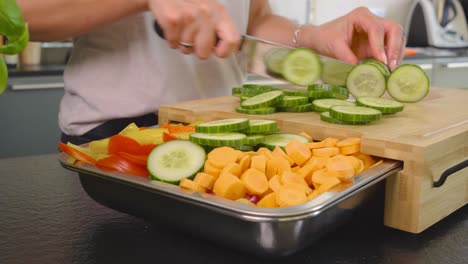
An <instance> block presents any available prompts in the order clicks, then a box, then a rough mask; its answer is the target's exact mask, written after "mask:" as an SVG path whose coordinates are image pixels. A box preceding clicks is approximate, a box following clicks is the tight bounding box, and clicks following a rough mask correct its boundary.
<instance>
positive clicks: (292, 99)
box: [276, 95, 309, 107]
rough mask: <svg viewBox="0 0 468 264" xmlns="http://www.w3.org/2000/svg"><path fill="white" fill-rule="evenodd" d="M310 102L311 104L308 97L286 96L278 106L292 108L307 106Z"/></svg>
mask: <svg viewBox="0 0 468 264" xmlns="http://www.w3.org/2000/svg"><path fill="white" fill-rule="evenodd" d="M308 102H309V97H307V96H294V95H286V96H283V100H281V101H280V102H279V103H277V104H276V106H279V107H290V106H297V105H303V104H307V103H308Z"/></svg>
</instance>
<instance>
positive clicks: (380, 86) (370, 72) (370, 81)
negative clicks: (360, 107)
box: [346, 64, 387, 98]
mask: <svg viewBox="0 0 468 264" xmlns="http://www.w3.org/2000/svg"><path fill="white" fill-rule="evenodd" d="M346 87H347V88H348V90H349V92H350V93H351V94H352V95H353V96H354V98H359V97H363V96H366V97H381V96H382V95H383V94H384V93H385V90H386V88H387V80H386V79H385V76H384V75H383V74H382V72H380V70H379V69H378V68H377V67H376V66H374V65H370V64H359V65H356V66H354V68H353V69H352V70H351V72H350V73H349V74H348V78H347V79H346Z"/></svg>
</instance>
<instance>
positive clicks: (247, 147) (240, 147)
mask: <svg viewBox="0 0 468 264" xmlns="http://www.w3.org/2000/svg"><path fill="white" fill-rule="evenodd" d="M235 149H237V150H240V151H254V150H255V149H254V146H249V145H242V146H239V147H238V148H235Z"/></svg>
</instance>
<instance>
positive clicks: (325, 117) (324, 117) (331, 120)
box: [320, 111, 370, 125]
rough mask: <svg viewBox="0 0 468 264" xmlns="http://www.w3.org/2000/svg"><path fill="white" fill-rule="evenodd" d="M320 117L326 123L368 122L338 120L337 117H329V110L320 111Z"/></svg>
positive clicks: (356, 123)
mask: <svg viewBox="0 0 468 264" xmlns="http://www.w3.org/2000/svg"><path fill="white" fill-rule="evenodd" d="M320 119H321V120H322V121H325V122H328V123H332V124H341V125H365V124H368V123H370V122H352V121H349V122H347V121H342V120H338V119H335V118H333V117H331V116H330V112H328V111H326V112H321V113H320Z"/></svg>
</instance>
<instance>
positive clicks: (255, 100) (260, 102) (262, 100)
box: [241, 90, 284, 109]
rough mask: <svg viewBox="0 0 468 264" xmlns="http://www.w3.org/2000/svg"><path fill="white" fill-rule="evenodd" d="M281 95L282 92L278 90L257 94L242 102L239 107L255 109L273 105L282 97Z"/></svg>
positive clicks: (282, 94)
mask: <svg viewBox="0 0 468 264" xmlns="http://www.w3.org/2000/svg"><path fill="white" fill-rule="evenodd" d="M283 96H284V92H283V91H280V90H277V91H271V92H266V93H262V94H258V95H255V96H252V97H251V98H249V99H247V100H245V101H244V102H242V103H241V107H242V108H244V109H255V108H262V107H267V106H274V105H277V104H278V103H279V102H280V101H281V100H282V99H283Z"/></svg>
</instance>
